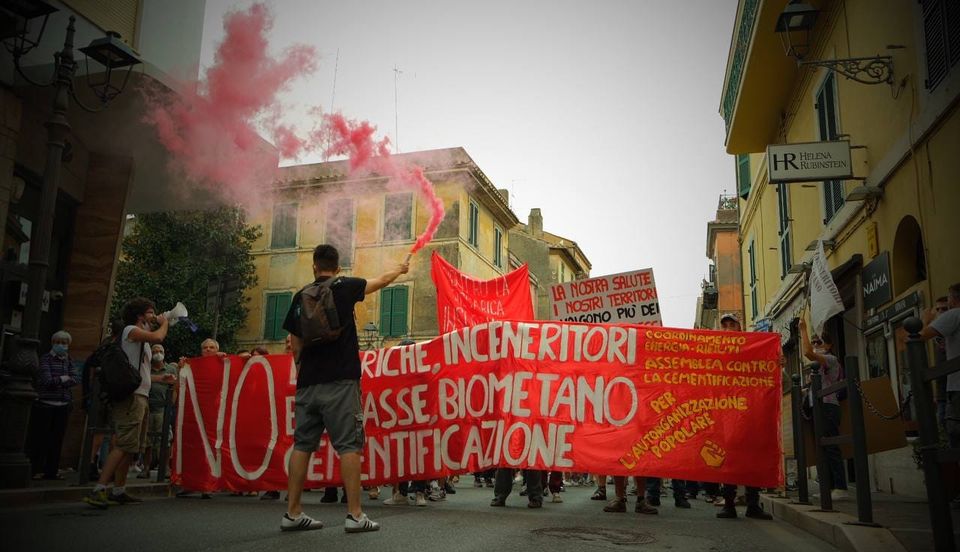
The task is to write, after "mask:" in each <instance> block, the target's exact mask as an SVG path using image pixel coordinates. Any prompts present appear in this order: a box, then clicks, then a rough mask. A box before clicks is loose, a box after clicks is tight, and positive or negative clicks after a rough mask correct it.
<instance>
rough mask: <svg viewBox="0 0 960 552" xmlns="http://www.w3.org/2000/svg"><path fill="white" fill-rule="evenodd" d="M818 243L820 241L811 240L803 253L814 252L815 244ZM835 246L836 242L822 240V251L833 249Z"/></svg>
mask: <svg viewBox="0 0 960 552" xmlns="http://www.w3.org/2000/svg"><path fill="white" fill-rule="evenodd" d="M818 241H820V240H813V241H812V242H810V243H808V244H807V247H806V249H805V251H814V250H816V249H817V242H818ZM836 244H837V242H836V241H834V240H823V248H824V249H833V246H835V245H836Z"/></svg>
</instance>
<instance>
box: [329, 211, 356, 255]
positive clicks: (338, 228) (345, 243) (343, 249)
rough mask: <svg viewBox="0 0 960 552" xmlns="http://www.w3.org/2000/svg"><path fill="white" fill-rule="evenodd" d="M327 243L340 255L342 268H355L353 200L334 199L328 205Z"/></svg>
mask: <svg viewBox="0 0 960 552" xmlns="http://www.w3.org/2000/svg"><path fill="white" fill-rule="evenodd" d="M324 235H325V236H326V240H327V243H328V244H330V245H332V246H334V247H336V248H337V252H338V253H340V266H353V200H352V199H349V198H341V199H334V200H332V201H330V202H328V203H327V223H326V227H325V230H324Z"/></svg>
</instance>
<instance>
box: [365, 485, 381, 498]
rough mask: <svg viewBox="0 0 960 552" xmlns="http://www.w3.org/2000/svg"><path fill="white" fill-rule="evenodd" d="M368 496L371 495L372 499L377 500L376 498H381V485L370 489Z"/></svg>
mask: <svg viewBox="0 0 960 552" xmlns="http://www.w3.org/2000/svg"><path fill="white" fill-rule="evenodd" d="M367 496H369V497H370V500H376V499H378V498H380V487H374V488H372V489H370V491H369V493H368V495H367Z"/></svg>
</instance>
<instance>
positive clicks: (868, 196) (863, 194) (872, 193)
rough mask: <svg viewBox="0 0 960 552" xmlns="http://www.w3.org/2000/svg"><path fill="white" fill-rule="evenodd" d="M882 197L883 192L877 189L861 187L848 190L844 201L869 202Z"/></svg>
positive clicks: (874, 187) (875, 187)
mask: <svg viewBox="0 0 960 552" xmlns="http://www.w3.org/2000/svg"><path fill="white" fill-rule="evenodd" d="M882 196H883V190H882V189H880V188H879V187H877V186H867V185H863V186H857V187H856V188H854V189H852V190H850V193H849V194H847V197H846V198H845V199H846V201H869V200H872V199H879V198H880V197H882Z"/></svg>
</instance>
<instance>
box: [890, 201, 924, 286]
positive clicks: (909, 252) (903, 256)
mask: <svg viewBox="0 0 960 552" xmlns="http://www.w3.org/2000/svg"><path fill="white" fill-rule="evenodd" d="M892 268H893V294H894V295H900V294H903V293H906V291H907V290H908V289H910V288H911V287H913V286H914V285H916V284H918V283H920V282H922V281H924V280H926V279H927V259H926V255H925V254H924V246H923V232H922V231H921V230H920V224H919V223H918V222H917V219H915V218H913V217H912V216H910V215H907V216H905V217H903V218H902V219H900V223H899V224H897V233H896V234H895V235H894V238H893V267H892Z"/></svg>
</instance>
